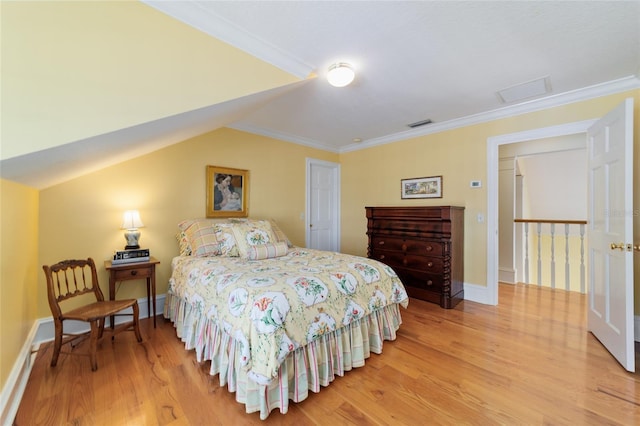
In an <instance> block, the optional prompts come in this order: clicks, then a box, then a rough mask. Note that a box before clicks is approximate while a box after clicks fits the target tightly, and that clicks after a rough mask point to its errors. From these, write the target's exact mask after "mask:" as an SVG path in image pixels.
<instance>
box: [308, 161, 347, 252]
mask: <svg viewBox="0 0 640 426" xmlns="http://www.w3.org/2000/svg"><path fill="white" fill-rule="evenodd" d="M306 222H307V232H306V240H307V241H306V242H307V244H306V245H307V247H309V248H313V249H318V250H328V251H340V243H339V241H340V238H339V234H340V165H339V164H336V163H331V162H328V161H321V160H314V159H307V220H306Z"/></svg>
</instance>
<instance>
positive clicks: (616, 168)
mask: <svg viewBox="0 0 640 426" xmlns="http://www.w3.org/2000/svg"><path fill="white" fill-rule="evenodd" d="M587 139H588V140H587V150H588V151H587V152H588V154H587V156H588V173H589V177H588V198H589V201H588V217H587V220H588V225H587V227H588V228H587V229H588V237H589V238H588V242H589V249H588V250H589V269H590V271H589V274H588V276H589V304H588V306H589V307H588V315H587V318H588V319H587V322H588V329H589V331H591V332H592V333H593V334H594V335H595V336H596V338H597V339H598V340H599V341H600V342H601V343H602V344H603V345H604V346H605V347H606V348H607V350H608V351H609V352H611V354H612V355H613V356H614V357H615V358H616V359H617V360H618V361H619V362H620V364H622V366H623V367H624V368H625V369H627V370H628V371H635V354H634V342H633V335H634V333H633V99H627V100H625V101H624V102H623V103H622V104H621V105H619V106H618V107H616V108H615V109H614V110H613V111H611V112H610V113H609V114H607V115H606V116H605V117H603V118H602V119H601V120H598V121H597V122H596V123H595V124H594V125H593V126H592V127H591V128H590V129H589V130H588V132H587Z"/></svg>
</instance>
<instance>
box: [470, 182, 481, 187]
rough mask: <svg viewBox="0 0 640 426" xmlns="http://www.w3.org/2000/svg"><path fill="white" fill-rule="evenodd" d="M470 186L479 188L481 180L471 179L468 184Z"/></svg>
mask: <svg viewBox="0 0 640 426" xmlns="http://www.w3.org/2000/svg"><path fill="white" fill-rule="evenodd" d="M469 186H471V187H472V188H480V187H482V181H481V180H472V181H471V184H470V185H469Z"/></svg>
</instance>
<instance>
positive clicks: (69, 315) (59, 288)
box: [42, 258, 142, 371]
mask: <svg viewBox="0 0 640 426" xmlns="http://www.w3.org/2000/svg"><path fill="white" fill-rule="evenodd" d="M42 269H44V274H45V276H46V277H47V294H48V297H49V307H50V308H51V313H52V315H53V321H54V324H55V346H54V348H53V357H52V359H51V366H52V367H55V366H56V364H57V363H58V356H59V355H60V349H61V348H62V345H64V344H67V343H72V345H71V347H72V349H73V348H74V347H75V344H77V343H78V342H79V341H80V340H79V339H86V338H89V351H88V355H89V359H90V361H91V370H92V371H96V370H97V369H98V363H97V361H96V348H97V345H98V340H100V339H101V338H102V336H103V333H104V325H105V319H106V318H107V317H110V316H112V315H116V314H118V315H130V316H132V317H133V318H132V320H131V321H128V322H126V323H123V324H119V325H118V326H116V327H113V325H112V330H111V332H112V338H113V337H115V335H116V334H118V333H120V332H122V331H133V332H135V334H136V339H137V340H138V342H142V337H141V335H140V328H139V324H138V301H137V300H135V299H126V300H104V296H103V294H102V291H101V290H100V286H99V285H98V273H97V271H96V264H95V263H94V261H93V259H91V258H88V259H86V260H64V261H62V262H59V263H56V264H55V265H51V266H47V265H44V266H43V267H42ZM89 293H93V294H94V295H95V301H93V298H92V297H90V296H85V297H84V298H80V299H91V300H90V302H91V303H88V304H84V305H82V306H79V307H78V303H79V302H83V301H82V300H78V299H76V301H74V302H71V301H70V300H69V299H74V298H77V297H78V296H82V295H87V294H89ZM63 302H64V303H63ZM67 302H70V304H72V306H68V309H67V310H66V311H64V312H63V310H62V308H61V305H64V306H65V308H67ZM84 302H86V300H85V301H84ZM127 308H131V309H132V310H133V312H132V313H122V312H121V311H123V310H125V309H127ZM65 320H74V321H84V322H87V323H89V326H90V330H89V331H87V332H84V333H76V334H73V333H65V332H64V327H63V323H64V321H65ZM74 343H75V344H74Z"/></svg>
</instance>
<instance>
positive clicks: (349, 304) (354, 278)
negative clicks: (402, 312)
mask: <svg viewBox="0 0 640 426" xmlns="http://www.w3.org/2000/svg"><path fill="white" fill-rule="evenodd" d="M172 270H173V272H172V276H171V278H170V280H169V293H170V294H172V295H175V296H177V297H179V298H182V299H183V300H185V301H187V302H188V303H189V304H191V305H192V306H193V307H194V308H195V309H196V310H197V311H198V312H200V313H201V314H203V315H205V316H206V317H207V318H210V319H212V320H213V321H215V322H216V323H217V324H218V326H220V327H221V328H222V329H223V330H224V331H225V332H226V333H227V334H228V335H229V336H231V337H232V338H233V339H234V340H235V341H236V345H240V347H241V352H242V357H241V360H240V362H241V363H242V366H243V368H246V369H247V370H248V374H249V377H251V378H252V379H253V380H255V381H256V382H258V383H261V384H267V383H269V382H270V381H271V379H273V378H274V377H277V373H278V368H279V366H280V364H281V362H282V361H283V360H284V359H285V358H286V356H287V355H288V354H289V353H291V352H293V351H295V350H296V349H297V348H299V347H301V346H305V345H306V344H307V343H308V342H310V341H312V340H314V339H318V338H322V336H323V335H324V334H326V333H330V332H333V331H335V330H336V329H339V328H340V327H342V326H344V325H348V324H350V323H352V322H353V321H357V320H359V319H361V318H363V317H365V316H366V315H369V314H370V313H372V312H374V311H375V310H377V309H379V308H382V307H384V306H387V305H391V304H394V303H399V304H401V306H403V307H405V308H406V307H407V305H408V301H409V299H408V296H407V293H406V291H405V289H404V286H403V285H402V283H401V282H400V280H399V279H398V277H397V275H396V273H395V272H394V271H393V270H392V269H391V268H389V267H388V266H386V265H384V264H382V263H380V262H377V261H375V260H372V259H367V258H363V257H359V256H352V255H346V254H342V253H335V252H327V251H319V250H311V249H301V248H293V249H290V250H289V252H288V253H287V255H285V256H281V257H276V258H271V259H265V260H259V261H252V260H247V259H243V258H240V257H223V256H216V257H191V256H179V257H176V258H174V259H173V261H172Z"/></svg>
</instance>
